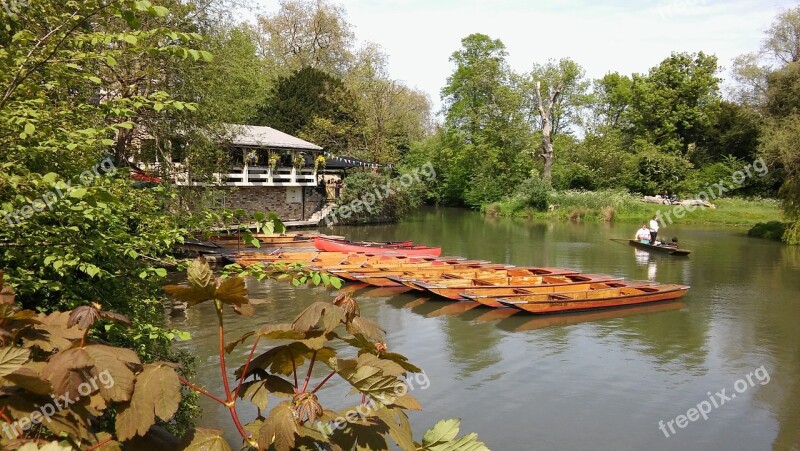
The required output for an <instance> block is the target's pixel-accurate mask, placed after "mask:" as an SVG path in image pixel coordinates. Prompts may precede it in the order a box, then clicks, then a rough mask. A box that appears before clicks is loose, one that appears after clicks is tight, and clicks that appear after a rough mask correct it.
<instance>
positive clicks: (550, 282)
mask: <svg viewBox="0 0 800 451" xmlns="http://www.w3.org/2000/svg"><path fill="white" fill-rule="evenodd" d="M537 277H538V279H533V280H531V279H530V278H524V279H522V278H517V277H513V276H512V277H509V278H508V280H506V281H505V282H507V283H503V284H497V283H494V282H495V281H488V280H483V279H476V280H471V281H470V283H467V284H464V285H449V284H447V283H445V284H441V285H436V284H419V285H420V286H421V287H423V288H425V289H426V290H428V291H430V292H431V293H434V294H436V295H439V296H442V297H445V298H448V299H452V300H464V299H470V300H476V299H475V298H478V297H481V298H494V297H498V296H515V295H525V294H533V293H549V292H551V291H549V290H553V289H554V287H565V286H566V287H568V286H571V285H574V286H579V285H585V286H587V288H584V289H588V284H592V283H603V282H612V281H618V280H622V278H621V277H615V276H609V275H606V274H565V275H559V276H537ZM531 282H533V283H531Z"/></svg>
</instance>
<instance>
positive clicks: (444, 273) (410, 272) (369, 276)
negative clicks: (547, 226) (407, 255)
mask: <svg viewBox="0 0 800 451" xmlns="http://www.w3.org/2000/svg"><path fill="white" fill-rule="evenodd" d="M503 268H504V265H493V264H474V265H473V264H452V265H446V266H444V267H442V266H431V267H429V268H415V269H398V270H389V271H379V272H366V273H359V272H351V273H350V274H351V275H352V276H354V277H355V278H356V280H358V281H360V282H364V283H368V284H370V285H374V286H378V287H402V286H407V285H405V284H403V283H401V282H398V281H397V280H396V279H398V278H403V277H415V278H419V277H443V278H477V277H490V276H491V275H492V274H494V273H495V272H496V271H497V270H499V269H503Z"/></svg>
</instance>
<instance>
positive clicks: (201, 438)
mask: <svg viewBox="0 0 800 451" xmlns="http://www.w3.org/2000/svg"><path fill="white" fill-rule="evenodd" d="M180 449H182V450H183V451H232V450H231V447H230V446H228V442H226V441H225V437H224V436H223V432H222V431H220V430H219V429H202V428H198V429H195V430H194V431H192V433H190V434H188V437H187V439H186V440H185V442H184V444H183V445H182V446H181V448H180Z"/></svg>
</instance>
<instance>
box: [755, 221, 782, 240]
mask: <svg viewBox="0 0 800 451" xmlns="http://www.w3.org/2000/svg"><path fill="white" fill-rule="evenodd" d="M786 231H787V225H786V224H784V223H782V222H780V221H769V222H759V223H758V224H756V225H754V226H753V227H752V228H751V229H750V230H748V231H747V236H749V237H753V238H765V239H768V240H777V241H780V240H781V239H782V238H783V235H784V234H785V233H786Z"/></svg>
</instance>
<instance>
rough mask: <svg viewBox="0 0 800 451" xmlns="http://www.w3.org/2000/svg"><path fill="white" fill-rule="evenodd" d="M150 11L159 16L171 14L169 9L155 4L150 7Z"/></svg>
mask: <svg viewBox="0 0 800 451" xmlns="http://www.w3.org/2000/svg"><path fill="white" fill-rule="evenodd" d="M150 12H151V13H152V14H155V15H156V16H158V17H164V16H166V15H167V14H169V10H168V9H167V8H164V7H163V6H153V7H152V8H150Z"/></svg>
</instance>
